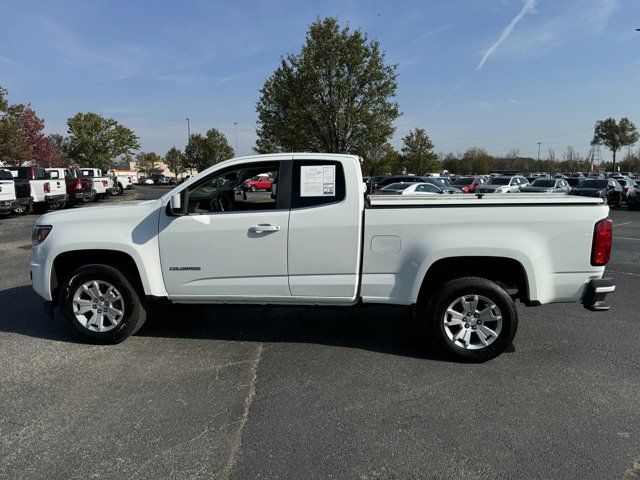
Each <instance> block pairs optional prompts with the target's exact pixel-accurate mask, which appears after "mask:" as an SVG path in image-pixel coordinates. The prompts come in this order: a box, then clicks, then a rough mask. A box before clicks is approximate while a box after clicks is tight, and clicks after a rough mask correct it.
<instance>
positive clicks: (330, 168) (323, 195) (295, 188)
mask: <svg viewBox="0 0 640 480" xmlns="http://www.w3.org/2000/svg"><path fill="white" fill-rule="evenodd" d="M345 198H346V182H345V178H344V169H343V167H342V163H341V162H339V161H336V160H322V159H319V160H294V161H293V171H292V172H291V208H292V209H293V208H308V207H318V206H321V205H330V204H333V203H340V202H342V201H343V200H344V199H345Z"/></svg>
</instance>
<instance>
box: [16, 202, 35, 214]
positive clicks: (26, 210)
mask: <svg viewBox="0 0 640 480" xmlns="http://www.w3.org/2000/svg"><path fill="white" fill-rule="evenodd" d="M32 210H33V204H31V203H27V204H26V205H20V206H19V207H18V208H14V209H13V211H12V212H13V214H14V215H29V214H30V213H31V211H32Z"/></svg>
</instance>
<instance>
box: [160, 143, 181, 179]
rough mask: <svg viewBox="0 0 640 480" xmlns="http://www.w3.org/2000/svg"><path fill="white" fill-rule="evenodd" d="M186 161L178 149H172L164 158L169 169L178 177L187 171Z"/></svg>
mask: <svg viewBox="0 0 640 480" xmlns="http://www.w3.org/2000/svg"><path fill="white" fill-rule="evenodd" d="M184 160H185V159H184V155H183V154H182V152H181V151H180V150H179V149H177V148H176V147H171V148H170V149H169V151H168V152H167V154H166V155H165V156H164V162H165V163H166V164H167V169H168V170H169V171H170V172H171V173H173V174H174V175H175V176H176V177H177V176H178V175H180V174H181V173H183V172H184V171H185V166H184V164H185V161H184Z"/></svg>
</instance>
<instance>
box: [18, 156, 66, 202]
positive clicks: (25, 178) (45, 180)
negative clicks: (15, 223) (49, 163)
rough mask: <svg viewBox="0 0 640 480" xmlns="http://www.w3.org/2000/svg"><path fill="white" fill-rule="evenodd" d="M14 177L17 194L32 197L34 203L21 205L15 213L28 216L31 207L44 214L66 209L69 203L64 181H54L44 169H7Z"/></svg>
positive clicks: (30, 167) (31, 167)
mask: <svg viewBox="0 0 640 480" xmlns="http://www.w3.org/2000/svg"><path fill="white" fill-rule="evenodd" d="M7 170H9V171H10V172H11V174H12V175H13V178H14V181H15V185H16V192H17V193H18V195H19V196H21V197H31V201H32V203H31V204H29V205H21V206H20V207H18V208H17V209H15V210H14V211H15V212H16V213H19V214H28V213H29V212H30V211H31V205H33V209H34V211H35V212H36V213H44V212H46V211H47V210H49V208H51V209H53V210H57V209H62V208H64V205H65V202H66V201H67V186H66V184H65V182H64V179H63V180H60V179H58V180H52V179H51V178H50V177H49V174H48V173H47V171H46V170H45V169H44V168H42V167H37V166H28V167H7Z"/></svg>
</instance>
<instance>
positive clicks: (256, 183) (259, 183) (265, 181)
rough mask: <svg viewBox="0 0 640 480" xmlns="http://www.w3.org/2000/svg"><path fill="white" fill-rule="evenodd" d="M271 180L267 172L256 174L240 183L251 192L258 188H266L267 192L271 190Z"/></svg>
mask: <svg viewBox="0 0 640 480" xmlns="http://www.w3.org/2000/svg"><path fill="white" fill-rule="evenodd" d="M271 186H272V180H271V178H269V175H267V174H260V175H256V176H255V177H253V178H251V179H249V180H245V182H244V183H243V184H242V187H243V188H244V189H246V190H249V191H251V192H255V191H258V190H266V191H267V192H270V191H271Z"/></svg>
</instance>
